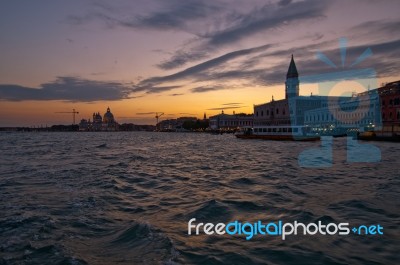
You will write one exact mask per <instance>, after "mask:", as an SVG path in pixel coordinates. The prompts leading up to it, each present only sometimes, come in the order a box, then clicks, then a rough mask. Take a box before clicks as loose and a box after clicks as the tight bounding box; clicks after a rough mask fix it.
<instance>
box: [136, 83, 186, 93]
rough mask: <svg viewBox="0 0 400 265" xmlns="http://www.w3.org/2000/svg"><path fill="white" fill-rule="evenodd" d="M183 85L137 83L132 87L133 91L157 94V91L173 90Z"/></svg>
mask: <svg viewBox="0 0 400 265" xmlns="http://www.w3.org/2000/svg"><path fill="white" fill-rule="evenodd" d="M180 87H181V86H154V85H152V84H148V85H139V86H138V85H136V86H134V88H133V89H132V92H134V93H136V92H144V91H145V92H146V93H147V94H155V93H161V92H165V91H169V90H173V89H175V88H180Z"/></svg>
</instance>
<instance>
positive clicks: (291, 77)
mask: <svg viewBox="0 0 400 265" xmlns="http://www.w3.org/2000/svg"><path fill="white" fill-rule="evenodd" d="M299 83H300V82H299V72H297V67H296V63H295V62H294V58H293V54H292V58H291V60H290V64H289V69H288V71H287V74H286V82H285V85H286V97H285V98H286V99H288V98H291V97H298V96H299Z"/></svg>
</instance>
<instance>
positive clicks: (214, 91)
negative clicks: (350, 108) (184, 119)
mask: <svg viewBox="0 0 400 265" xmlns="http://www.w3.org/2000/svg"><path fill="white" fill-rule="evenodd" d="M399 10H400V1H398V0H382V1H375V0H353V1H345V0H332V1H323V0H309V1H291V0H281V1H273V0H271V1H257V0H248V1H244V0H243V1H237V0H229V1H228V0H226V1H225V0H213V1H209V0H197V1H192V0H134V1H132V0H126V1H122V0H121V1H95V0H93V1H89V0H87V1H81V0H68V1H61V0H38V1H21V0H13V1H11V0H4V1H1V3H0V104H1V105H0V106H1V108H2V111H1V114H0V127H1V126H40V125H43V126H44V125H52V124H70V123H71V122H72V116H71V115H69V114H59V113H55V112H63V111H71V110H72V109H73V108H75V109H76V110H78V111H79V112H80V113H79V115H78V116H77V119H78V120H80V119H82V118H90V117H91V115H92V113H93V112H100V113H104V112H105V111H106V109H107V107H110V108H111V111H112V112H113V113H114V115H115V117H116V120H117V121H118V122H119V123H124V122H133V123H136V124H154V123H155V121H156V120H155V118H154V116H155V114H154V113H155V112H164V113H165V115H164V116H163V118H173V117H179V116H197V117H203V113H204V112H205V113H207V116H210V115H214V114H217V113H220V112H221V110H222V109H224V110H225V113H232V112H233V111H235V112H236V113H237V112H246V113H252V111H253V104H259V103H263V102H267V101H269V100H270V99H271V97H272V95H274V98H275V99H279V98H283V97H284V81H285V75H286V71H287V68H288V66H289V62H290V57H291V54H294V58H295V61H296V64H297V69H298V71H299V74H300V78H301V79H300V81H301V87H300V93H301V94H303V95H309V94H310V93H311V92H313V93H315V94H318V83H316V82H311V81H310V80H309V79H307V76H314V75H321V74H327V73H332V72H338V71H345V70H351V69H363V68H372V69H374V70H375V71H376V74H377V76H376V77H377V83H378V84H381V83H383V82H390V81H395V80H399V79H400V74H399V64H400V61H399V55H400V13H399ZM340 38H346V39H347V45H346V46H347V51H346V58H345V61H344V62H343V64H342V61H341V59H342V58H341V53H340V49H339V39H340ZM368 48H369V49H370V50H371V51H372V54H371V56H369V57H368V58H366V59H365V60H362V61H361V62H359V63H356V64H353V63H354V62H355V61H356V59H357V58H358V57H359V56H360V55H361V54H363V52H365V51H366V50H367V49H368ZM318 52H321V53H323V54H325V55H326V57H327V58H329V59H330V60H331V61H332V62H333V64H334V65H335V66H336V68H334V67H332V65H331V66H329V65H328V64H326V63H324V62H322V61H321V60H319V59H318V58H317V56H316V54H317V53H318ZM302 78H303V79H302Z"/></svg>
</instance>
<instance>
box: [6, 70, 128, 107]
mask: <svg viewBox="0 0 400 265" xmlns="http://www.w3.org/2000/svg"><path fill="white" fill-rule="evenodd" d="M132 92H133V91H132V88H131V87H128V86H126V85H124V84H122V83H117V82H104V81H93V80H87V79H83V78H79V77H65V76H64V77H58V78H57V79H56V80H55V81H53V82H49V83H44V84H42V85H40V87H39V88H31V87H24V86H19V85H6V84H0V99H1V100H10V101H22V100H64V101H75V102H79V101H81V102H92V101H101V100H107V101H110V100H121V99H127V98H131V97H130V94H131V93H132Z"/></svg>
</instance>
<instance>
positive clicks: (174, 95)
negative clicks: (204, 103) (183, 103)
mask: <svg viewBox="0 0 400 265" xmlns="http://www.w3.org/2000/svg"><path fill="white" fill-rule="evenodd" d="M182 95H185V94H183V93H174V94H170V96H172V97H177V96H182Z"/></svg>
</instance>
